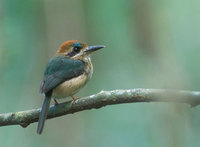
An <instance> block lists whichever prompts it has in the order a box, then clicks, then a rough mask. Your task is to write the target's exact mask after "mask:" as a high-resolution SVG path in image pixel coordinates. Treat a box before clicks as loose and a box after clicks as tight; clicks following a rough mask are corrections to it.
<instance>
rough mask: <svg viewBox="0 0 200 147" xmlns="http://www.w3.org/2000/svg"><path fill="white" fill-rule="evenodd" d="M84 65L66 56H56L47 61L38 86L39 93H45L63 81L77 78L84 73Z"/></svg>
mask: <svg viewBox="0 0 200 147" xmlns="http://www.w3.org/2000/svg"><path fill="white" fill-rule="evenodd" d="M84 67H85V63H84V62H83V61H81V60H73V59H70V58H68V57H66V56H56V57H53V58H52V59H51V60H49V62H48V64H47V67H46V70H45V73H44V79H43V81H42V84H41V86H40V92H41V93H47V92H49V91H50V90H52V89H53V88H55V87H56V86H58V85H59V84H61V83H63V82H64V81H66V80H68V79H71V78H74V77H77V76H79V75H81V74H82V73H83V72H84Z"/></svg>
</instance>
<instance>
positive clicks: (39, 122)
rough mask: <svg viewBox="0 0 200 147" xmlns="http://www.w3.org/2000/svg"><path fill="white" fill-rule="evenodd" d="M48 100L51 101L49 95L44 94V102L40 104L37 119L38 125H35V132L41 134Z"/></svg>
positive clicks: (47, 109)
mask: <svg viewBox="0 0 200 147" xmlns="http://www.w3.org/2000/svg"><path fill="white" fill-rule="evenodd" d="M50 101H51V96H49V95H48V96H47V95H46V96H45V99H44V102H43V105H42V110H41V112H40V117H39V121H38V127H37V133H38V134H41V133H42V130H43V128H44V123H45V119H46V117H47V114H48V111H49V105H50Z"/></svg>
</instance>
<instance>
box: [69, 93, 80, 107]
mask: <svg viewBox="0 0 200 147" xmlns="http://www.w3.org/2000/svg"><path fill="white" fill-rule="evenodd" d="M70 96H71V97H72V102H71V106H72V105H73V104H74V102H75V101H76V100H77V99H79V98H78V97H77V98H75V97H74V96H72V95H70Z"/></svg>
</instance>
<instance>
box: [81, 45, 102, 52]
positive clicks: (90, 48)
mask: <svg viewBox="0 0 200 147" xmlns="http://www.w3.org/2000/svg"><path fill="white" fill-rule="evenodd" d="M104 47H105V46H103V45H95V46H88V48H87V49H86V50H85V52H88V53H89V52H93V51H97V50H99V49H101V48H104Z"/></svg>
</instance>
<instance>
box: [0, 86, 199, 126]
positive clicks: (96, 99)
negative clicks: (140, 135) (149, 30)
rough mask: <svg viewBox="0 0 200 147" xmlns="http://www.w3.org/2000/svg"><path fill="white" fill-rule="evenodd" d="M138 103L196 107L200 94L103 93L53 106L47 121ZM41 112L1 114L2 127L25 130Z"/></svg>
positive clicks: (171, 91)
mask: <svg viewBox="0 0 200 147" xmlns="http://www.w3.org/2000/svg"><path fill="white" fill-rule="evenodd" d="M136 102H175V103H186V104H190V105H191V106H196V105H199V104H200V92H198V91H178V90H161V89H130V90H113V91H101V92H100V93H98V94H95V95H91V96H88V97H84V98H81V99H78V100H76V101H75V102H74V103H73V105H71V102H66V103H61V104H58V105H56V106H53V105H52V106H51V107H50V110H49V113H48V117H47V119H50V118H54V117H59V116H62V115H66V114H70V113H75V112H79V111H83V110H88V109H92V108H96V109H98V108H101V107H103V106H106V105H114V104H122V103H136ZM40 110H41V109H32V110H26V111H20V112H12V113H3V114H0V126H8V125H20V126H22V127H24V128H25V127H27V126H28V125H29V124H31V123H34V122H37V121H38V117H39V113H40Z"/></svg>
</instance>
